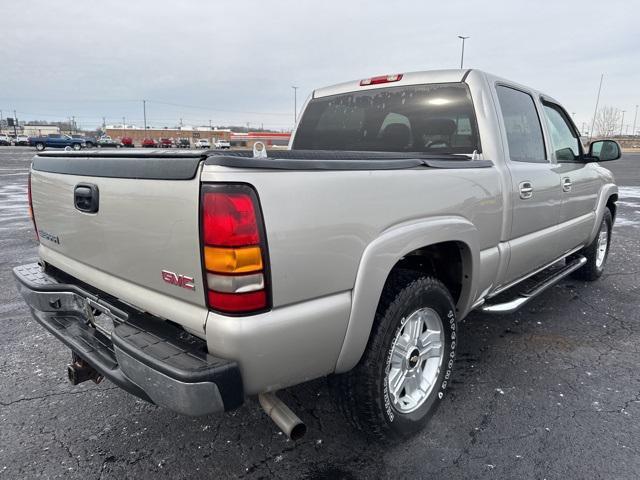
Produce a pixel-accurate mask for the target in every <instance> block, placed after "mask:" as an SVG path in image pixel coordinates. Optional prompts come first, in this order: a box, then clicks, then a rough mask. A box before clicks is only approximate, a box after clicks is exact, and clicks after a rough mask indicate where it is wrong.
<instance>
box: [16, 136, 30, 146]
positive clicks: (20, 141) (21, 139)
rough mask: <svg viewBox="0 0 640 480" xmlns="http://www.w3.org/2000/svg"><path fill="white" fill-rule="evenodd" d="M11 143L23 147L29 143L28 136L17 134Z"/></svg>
mask: <svg viewBox="0 0 640 480" xmlns="http://www.w3.org/2000/svg"><path fill="white" fill-rule="evenodd" d="M13 144H14V145H16V146H19V147H24V146H27V145H29V137H28V136H26V135H17V136H16V138H15V140H14V141H13Z"/></svg>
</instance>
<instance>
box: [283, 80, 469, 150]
mask: <svg viewBox="0 0 640 480" xmlns="http://www.w3.org/2000/svg"><path fill="white" fill-rule="evenodd" d="M293 148H294V149H301V150H365V151H378V152H425V153H472V152H473V151H474V150H477V151H478V152H480V141H479V139H478V128H477V124H476V117H475V113H474V110H473V101H472V99H471V94H470V93H469V89H468V87H467V85H466V84H463V83H440V84H429V85H416V86H410V87H406V86H405V87H390V88H382V89H375V90H366V91H362V92H350V93H346V94H342V95H333V96H330V97H323V98H316V99H313V100H311V101H310V102H309V104H308V105H307V108H306V110H305V112H304V114H303V116H302V119H301V120H300V125H299V126H298V130H297V131H296V136H295V139H294V142H293Z"/></svg>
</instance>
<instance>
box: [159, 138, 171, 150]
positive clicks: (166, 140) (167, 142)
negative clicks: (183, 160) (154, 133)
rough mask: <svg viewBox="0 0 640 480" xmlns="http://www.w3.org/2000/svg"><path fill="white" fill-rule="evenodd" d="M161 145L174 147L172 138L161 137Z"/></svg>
mask: <svg viewBox="0 0 640 480" xmlns="http://www.w3.org/2000/svg"><path fill="white" fill-rule="evenodd" d="M160 147H161V148H173V140H171V139H170V138H161V139H160Z"/></svg>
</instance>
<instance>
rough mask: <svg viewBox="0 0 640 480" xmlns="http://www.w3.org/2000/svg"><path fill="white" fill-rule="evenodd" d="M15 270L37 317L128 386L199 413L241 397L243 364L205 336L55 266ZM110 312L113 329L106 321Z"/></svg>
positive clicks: (99, 368)
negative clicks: (211, 349) (211, 350)
mask: <svg viewBox="0 0 640 480" xmlns="http://www.w3.org/2000/svg"><path fill="white" fill-rule="evenodd" d="M13 273H14V275H15V277H16V280H17V284H18V289H19V291H20V293H21V294H22V296H23V297H24V299H25V301H26V303H27V305H28V306H29V308H30V309H31V312H32V314H33V316H34V318H35V319H36V320H37V321H38V322H39V323H40V324H41V325H42V326H43V327H44V328H46V329H47V330H48V331H49V332H51V333H52V334H53V335H54V336H55V337H56V338H58V339H59V340H60V341H61V342H62V343H64V344H65V345H67V346H68V347H69V348H70V349H71V350H72V351H73V352H75V353H76V355H78V356H79V357H80V358H82V359H83V360H84V361H86V362H87V363H88V364H89V365H91V367H93V368H94V369H95V370H96V371H98V372H99V373H100V374H102V375H103V376H104V377H106V378H108V379H109V380H111V381H112V382H113V383H115V384H116V385H118V386H119V387H121V388H123V389H124V390H126V391H127V392H129V393H131V394H133V395H136V396H138V397H140V398H142V399H144V400H146V401H149V402H152V403H155V404H157V405H160V406H163V407H166V408H169V409H171V410H173V411H175V412H178V413H182V414H185V415H193V416H195V415H206V414H209V413H214V412H220V411H224V410H231V409H233V408H236V407H238V406H239V405H241V404H242V402H243V400H244V392H243V386H242V378H241V375H240V370H239V368H238V365H237V364H236V363H235V362H233V361H228V360H224V359H221V358H217V357H214V356H212V355H209V354H208V353H207V351H206V344H205V342H204V341H203V340H201V339H198V338H196V337H195V336H193V335H191V334H189V333H187V332H185V331H184V330H182V329H180V328H178V327H176V326H174V325H173V324H170V323H169V322H165V321H163V320H162V319H160V318H157V317H153V316H151V315H149V314H146V313H144V312H139V311H137V310H134V309H132V308H131V307H129V306H128V305H125V304H122V303H121V302H119V301H118V300H117V299H115V298H112V297H110V296H108V295H107V294H104V293H102V292H98V291H96V290H95V289H92V288H91V287H89V286H87V285H83V284H81V283H80V282H77V281H75V280H74V279H71V278H70V277H68V276H66V275H65V274H63V273H62V272H52V273H53V274H49V273H46V272H45V271H44V270H43V268H42V267H41V266H40V265H38V264H36V263H33V264H28V265H22V266H20V267H16V268H14V269H13ZM56 273H59V275H56V276H54V274H56ZM61 275H62V276H64V280H63V281H62V282H61V281H59V280H58V279H57V278H59V277H60V276H61ZM104 317H107V318H108V319H110V321H109V322H106V324H107V325H110V324H111V322H112V323H113V328H112V329H109V328H108V327H107V328H105V327H104V326H101V325H104V322H101V321H100V319H102V318H104Z"/></svg>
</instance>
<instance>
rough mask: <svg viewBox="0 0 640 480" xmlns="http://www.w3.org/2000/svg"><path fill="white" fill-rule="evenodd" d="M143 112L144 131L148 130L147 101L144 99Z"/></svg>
mask: <svg viewBox="0 0 640 480" xmlns="http://www.w3.org/2000/svg"><path fill="white" fill-rule="evenodd" d="M142 114H143V115H144V131H145V132H146V131H147V101H146V100H142Z"/></svg>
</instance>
